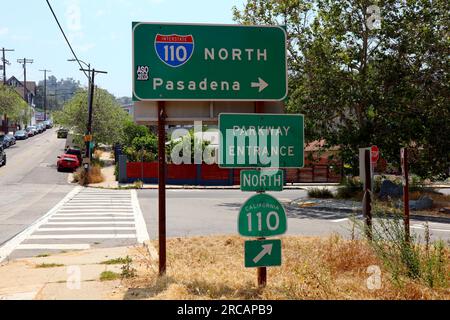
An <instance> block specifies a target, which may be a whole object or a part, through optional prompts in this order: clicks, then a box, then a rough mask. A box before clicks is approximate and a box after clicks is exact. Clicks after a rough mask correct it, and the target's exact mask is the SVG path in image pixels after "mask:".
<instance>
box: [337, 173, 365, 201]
mask: <svg viewBox="0 0 450 320" xmlns="http://www.w3.org/2000/svg"><path fill="white" fill-rule="evenodd" d="M362 194H363V184H362V182H361V181H360V180H359V178H356V177H354V178H349V177H347V178H345V179H344V180H343V181H342V183H341V186H339V188H338V189H337V193H336V198H338V199H353V198H357V199H358V200H360V199H362Z"/></svg>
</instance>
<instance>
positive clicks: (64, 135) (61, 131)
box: [56, 128, 69, 139]
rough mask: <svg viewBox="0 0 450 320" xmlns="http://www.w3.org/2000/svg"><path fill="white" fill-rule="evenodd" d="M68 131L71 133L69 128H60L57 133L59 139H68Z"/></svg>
mask: <svg viewBox="0 0 450 320" xmlns="http://www.w3.org/2000/svg"><path fill="white" fill-rule="evenodd" d="M68 133H69V130H67V129H65V128H60V129H58V131H56V135H57V137H58V139H66V138H67V134H68Z"/></svg>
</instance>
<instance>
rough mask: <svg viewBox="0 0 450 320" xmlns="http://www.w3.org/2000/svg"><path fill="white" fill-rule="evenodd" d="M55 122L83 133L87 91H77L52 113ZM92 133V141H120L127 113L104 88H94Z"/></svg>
mask: <svg viewBox="0 0 450 320" xmlns="http://www.w3.org/2000/svg"><path fill="white" fill-rule="evenodd" d="M54 119H55V121H56V122H57V123H59V124H61V125H63V126H65V127H68V128H72V129H73V130H74V132H75V133H78V134H84V133H85V132H86V127H87V122H88V92H87V91H86V90H80V91H78V92H77V93H76V94H75V96H74V97H73V98H72V99H71V100H70V101H68V102H67V103H66V104H65V105H64V107H63V109H62V110H61V111H57V112H55V113H54ZM92 119H93V120H92V133H93V138H94V141H95V142H96V143H97V144H98V143H104V144H114V143H116V142H119V141H122V140H123V137H124V128H125V125H126V124H127V123H128V122H129V121H130V116H129V114H128V113H127V112H126V111H124V110H123V109H122V107H121V106H120V105H119V104H118V103H117V102H116V100H115V98H114V96H113V95H111V94H110V93H108V92H107V91H106V90H104V89H100V88H98V89H96V90H95V95H94V103H93V113H92Z"/></svg>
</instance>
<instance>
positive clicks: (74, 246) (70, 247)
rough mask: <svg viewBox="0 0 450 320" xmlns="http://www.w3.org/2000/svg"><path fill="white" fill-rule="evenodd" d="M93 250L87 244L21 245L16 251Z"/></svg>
mask: <svg viewBox="0 0 450 320" xmlns="http://www.w3.org/2000/svg"><path fill="white" fill-rule="evenodd" d="M90 248H91V245H90V244H87V243H73V244H63V243H47V244H34V243H28V244H19V246H18V247H17V248H16V250H88V249H90Z"/></svg>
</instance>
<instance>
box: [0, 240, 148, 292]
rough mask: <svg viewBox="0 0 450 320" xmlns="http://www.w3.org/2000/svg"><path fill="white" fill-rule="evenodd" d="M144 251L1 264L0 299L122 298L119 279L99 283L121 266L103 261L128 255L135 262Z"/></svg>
mask: <svg viewBox="0 0 450 320" xmlns="http://www.w3.org/2000/svg"><path fill="white" fill-rule="evenodd" d="M145 252H146V250H145V249H144V248H143V247H139V248H138V247H118V248H102V249H91V250H85V251H75V252H70V253H61V254H55V255H51V256H47V257H35V258H26V259H19V260H14V261H11V262H3V263H1V264H0V300H55V299H57V300H79V299H83V300H85V299H88V300H105V299H108V300H112V299H123V294H124V292H125V291H126V289H124V288H123V286H122V285H121V280H111V281H101V280H100V276H101V274H102V272H105V271H110V272H114V274H115V275H116V276H119V275H120V274H121V272H122V269H121V267H122V265H121V264H102V262H105V261H108V260H111V259H118V258H122V259H123V258H125V257H127V256H130V257H131V258H132V259H133V261H134V257H136V256H139V255H141V254H145ZM12 275H14V276H12Z"/></svg>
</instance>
